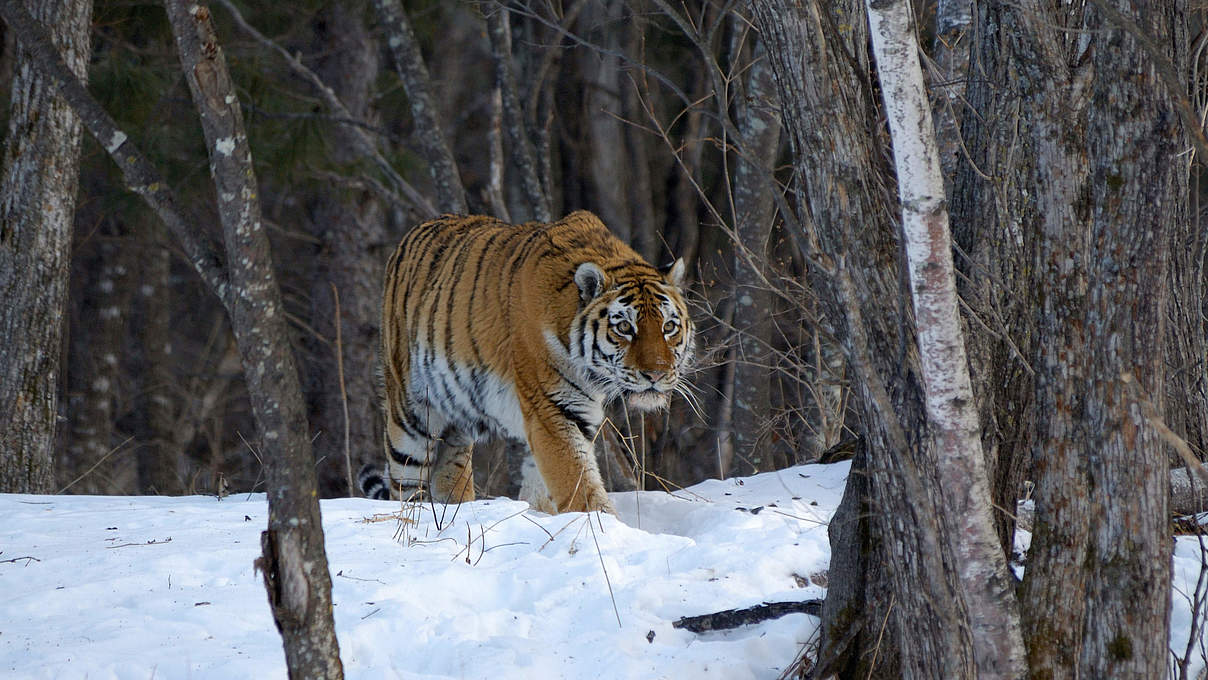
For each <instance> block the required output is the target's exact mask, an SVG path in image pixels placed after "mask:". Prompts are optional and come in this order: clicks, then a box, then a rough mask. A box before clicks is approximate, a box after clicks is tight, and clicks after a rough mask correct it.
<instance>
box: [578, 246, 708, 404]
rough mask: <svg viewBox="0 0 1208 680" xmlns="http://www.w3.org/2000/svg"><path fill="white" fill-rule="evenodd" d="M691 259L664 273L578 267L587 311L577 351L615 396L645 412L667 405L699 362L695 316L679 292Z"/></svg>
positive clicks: (580, 314) (583, 312)
mask: <svg viewBox="0 0 1208 680" xmlns="http://www.w3.org/2000/svg"><path fill="white" fill-rule="evenodd" d="M683 277H684V261H683V260H677V261H676V263H675V264H674V265H673V266H672V267H671V270H670V271H669V272H668V273H667V274H666V275H662V274H659V273H658V272H657V271H655V270H654V269H653V268H651V267H650V266H649V265H646V264H645V263H642V264H641V265H639V266H634V267H630V268H627V269H623V270H621V271H620V272H618V273H617V275H616V276H615V277H610V276H608V275H606V274H605V270H604V269H602V268H601V267H600V265H598V264H596V263H594V262H585V263H583V264H581V265H579V267H578V268H577V269H576V270H575V285H576V286H578V288H579V298H580V306H579V312H578V313H577V314H576V315H575V319H574V322H573V323H572V325H571V344H572V347H573V349H572V354H573V355H574V356H575V357H576V358H577V359H578V361H579V362H580V366H581V368H583V369H584V371H585V372H586V373H587V374H588V376H589V377H590V378H591V380H592V381H593V382H594V383H596V384H597V386H599V387H602V388H604V390H605V391H607V392H608V393H609V396H621V397H624V398H625V399H626V400H627V401H628V402H629V405H630V406H633V407H636V408H638V409H642V410H647V411H650V410H655V409H660V408H666V407H667V405H668V403H669V402H670V395H671V393H672V392H674V391H677V390H680V391H682V389H683V388H682V387H681V381H682V380H683V377H684V373H685V371H686V369H687V368H688V366H689V364H690V363H691V361H692V354H693V348H694V339H693V333H694V329H693V325H692V319H691V318H689V316H688V308H687V306H686V305H685V304H684V299H683V297H682V296H681V295H680V284H681V283H682V282H683Z"/></svg>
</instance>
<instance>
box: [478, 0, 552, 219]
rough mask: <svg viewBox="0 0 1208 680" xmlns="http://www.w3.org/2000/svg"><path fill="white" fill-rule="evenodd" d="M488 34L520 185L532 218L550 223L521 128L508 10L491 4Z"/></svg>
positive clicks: (533, 159) (532, 154)
mask: <svg viewBox="0 0 1208 680" xmlns="http://www.w3.org/2000/svg"><path fill="white" fill-rule="evenodd" d="M486 20H487V35H489V36H490V39H491V55H492V57H493V58H494V59H495V82H496V84H497V85H498V87H499V92H500V94H501V95H502V96H503V127H504V131H505V132H506V134H507V139H508V143H509V144H510V145H511V147H512V156H513V162H514V163H515V164H516V168H517V169H518V170H519V171H520V184H521V187H522V188H523V190H524V195H525V198H526V199H527V200H528V202H529V208H530V210H532V216H533V219H534V220H536V221H538V222H549V221H550V220H551V219H552V213H551V211H550V207H549V199H548V197H547V196H546V195H545V191H544V190H543V189H542V187H541V180H540V179H539V178H538V177H537V159H536V154H535V152H534V151H533V145H532V143H531V142H530V141H529V138H528V134H526V133H525V130H524V114H523V112H522V111H521V110H520V97H519V94H518V92H519V88H518V87H517V85H516V74H515V72H514V71H513V70H512V29H511V26H510V25H509V23H508V10H507V9H506V8H503V7H494V8H491V10H490V11H488V12H487V15H486Z"/></svg>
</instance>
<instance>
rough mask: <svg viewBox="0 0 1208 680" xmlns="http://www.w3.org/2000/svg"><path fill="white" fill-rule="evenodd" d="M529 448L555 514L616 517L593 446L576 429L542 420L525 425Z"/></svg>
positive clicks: (535, 420)
mask: <svg viewBox="0 0 1208 680" xmlns="http://www.w3.org/2000/svg"><path fill="white" fill-rule="evenodd" d="M525 429H526V430H527V433H528V440H529V449H530V450H531V451H532V452H533V460H534V461H535V462H536V463H537V470H538V471H540V472H541V477H542V478H543V479H544V480H545V486H546V489H548V490H549V495H550V500H551V501H552V502H553V505H554V507H555V508H557V511H558V512H591V511H593V510H602V511H604V512H607V513H610V514H613V515H615V514H617V510H616V508H614V507H613V505H612V501H611V500H610V499H609V498H608V494H607V493H606V492H605V491H604V480H603V479H601V478H600V468H599V466H598V465H597V464H596V455H595V446H594V445H593V443H592V442H591V441H589V440H588V439H587V438H586V437H584V436H583V433H582V432H580V431H579V430H578V429H577V428H575V427H573V426H570V427H568V426H567V424H565V423H557V422H551V421H550V420H546V419H544V418H537V419H533V420H531V421H530V422H527V423H526V424H525Z"/></svg>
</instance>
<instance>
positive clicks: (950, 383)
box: [867, 0, 1026, 678]
mask: <svg viewBox="0 0 1208 680" xmlns="http://www.w3.org/2000/svg"><path fill="white" fill-rule="evenodd" d="M867 7H868V21H869V27H870V34H871V38H872V49H873V53H874V55H875V56H876V62H877V75H878V78H879V80H880V82H881V93H882V96H883V97H884V100H885V109H886V114H887V120H888V123H889V130H890V135H891V137H892V138H893V152H894V166H895V169H896V171H897V178H898V198H899V201H900V202H901V206H902V235H903V241H904V245H905V252H906V261H907V265H908V269H909V272H910V287H911V294H912V299H913V301H914V314H915V327H916V329H917V336H918V343H919V359H920V364H921V366H922V371H923V382H924V385H925V388H926V402H927V417H928V421H929V422H930V424H931V432H932V436H933V437H934V438H935V452H936V463H937V466H936V467H937V473H938V479H939V486H940V489H941V491H942V493H943V496H944V500H945V503H944V512H945V513H946V514H947V515H948V522H949V524H950V525H951V530H950V531H948V532H947V534H946V535H947V536H948V538H949V541H950V543H951V545H950V549H951V551H952V554H953V555H954V556H955V557H956V564H955V565H954V566H955V568H956V570H957V572H958V576H959V580H960V585H961V588H962V590H963V592H964V598H965V607H966V609H965V611H966V612H967V616H968V619H969V620H968V626H969V629H970V630H971V632H972V636H973V653H974V660H975V662H976V665H977V677H979V678H1022V677H1023V676H1024V674H1025V672H1026V668H1025V664H1024V653H1023V638H1022V635H1021V632H1020V627H1019V618H1018V615H1017V613H1016V611H1017V610H1016V603H1015V597H1014V591H1013V590H1012V587H1013V586H1012V583H1011V580H1010V577H1009V576H1008V573H1007V564H1006V558H1005V556H1004V555H1003V553H1002V551H1001V550H1000V549H999V546H998V539H997V536H996V535H995V533H994V526H993V522H992V519H991V516H990V505H989V502H990V489H989V484H988V483H987V477H986V468H985V460H984V458H983V454H982V448H981V436H980V431H979V427H978V420H977V410H976V408H975V406H974V401H973V388H972V386H971V384H970V382H969V371H968V364H967V359H966V357H965V345H964V338H963V336H962V333H961V325H960V316H959V313H958V310H957V296H956V277H955V274H954V268H953V264H952V238H951V234H950V232H949V229H948V211H947V209H946V208H945V192H944V178H943V175H942V174H941V171H940V158H939V149H938V146H937V144H936V139H935V134H934V132H933V130H934V128H933V127H932V123H931V109H930V106H929V104H928V100H927V91H926V88H925V86H924V83H923V72H922V68H921V67H920V65H919V56H918V44H917V43H916V41H915V37H914V36H915V27H914V21H913V16H912V15H913V12H912V9H911V5H910V3H909V2H907V1H906V0H889V1H886V0H880V1H875V0H868V2H867Z"/></svg>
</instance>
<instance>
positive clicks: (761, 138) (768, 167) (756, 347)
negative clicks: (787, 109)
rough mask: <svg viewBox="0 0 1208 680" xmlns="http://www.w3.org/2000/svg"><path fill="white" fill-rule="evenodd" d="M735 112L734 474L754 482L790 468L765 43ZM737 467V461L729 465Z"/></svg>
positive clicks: (773, 119)
mask: <svg viewBox="0 0 1208 680" xmlns="http://www.w3.org/2000/svg"><path fill="white" fill-rule="evenodd" d="M739 99H740V101H738V102H737V103H736V105H735V115H736V116H737V117H738V118H739V121H738V131H739V133H740V134H741V135H742V138H741V140H739V142H738V143H739V145H740V147H739V148H740V152H739V153H738V154H737V155H736V159H735V167H734V236H735V238H736V242H735V243H734V323H733V326H734V332H735V334H736V336H737V337H736V339H735V343H734V348H733V349H732V350H731V357H730V360H731V361H732V362H733V363H734V370H733V381H734V388H733V397H732V399H731V403H732V415H731V420H730V427H731V429H732V431H733V437H732V441H733V447H734V448H733V450H734V458H735V459H736V462H735V463H734V464H733V465H730V464H727V465H725V467H726V468H727V470H728V474H735V475H750V474H753V473H755V472H760V471H767V470H775V469H779V468H781V467H784V465H783V463H787V462H788V461H785V460H773V459H772V457H771V454H772V446H771V437H770V436H769V427H768V426H769V424H770V422H771V415H772V400H771V384H770V382H771V380H770V378H771V371H770V369H769V364H770V358H769V357H770V356H771V352H770V351H769V350H770V349H771V347H772V342H773V340H774V338H773V333H774V332H775V328H776V327H775V322H774V321H773V318H774V317H773V308H772V307H773V301H774V297H775V293H774V291H773V290H772V289H771V287H770V285H769V282H768V280H767V278H766V276H765V272H766V271H767V270H766V265H767V255H768V240H769V238H770V236H771V233H772V218H773V216H774V215H775V204H774V203H773V196H772V191H771V187H772V185H773V178H772V173H773V171H774V169H775V165H776V151H777V149H778V148H779V146H780V118H779V116H778V115H777V111H776V109H775V108H774V107H775V104H776V101H777V100H776V84H775V83H774V82H773V81H772V67H771V65H770V64H769V63H768V55H767V52H766V50H765V49H764V45H763V43H762V41H757V42H756V44H755V47H754V49H753V50H752V54H751V65H750V67H749V68H748V70H747V74H746V82H745V87H744V88H743V92H742V94H741V95H740V97H739ZM726 462H727V463H729V461H726Z"/></svg>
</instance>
